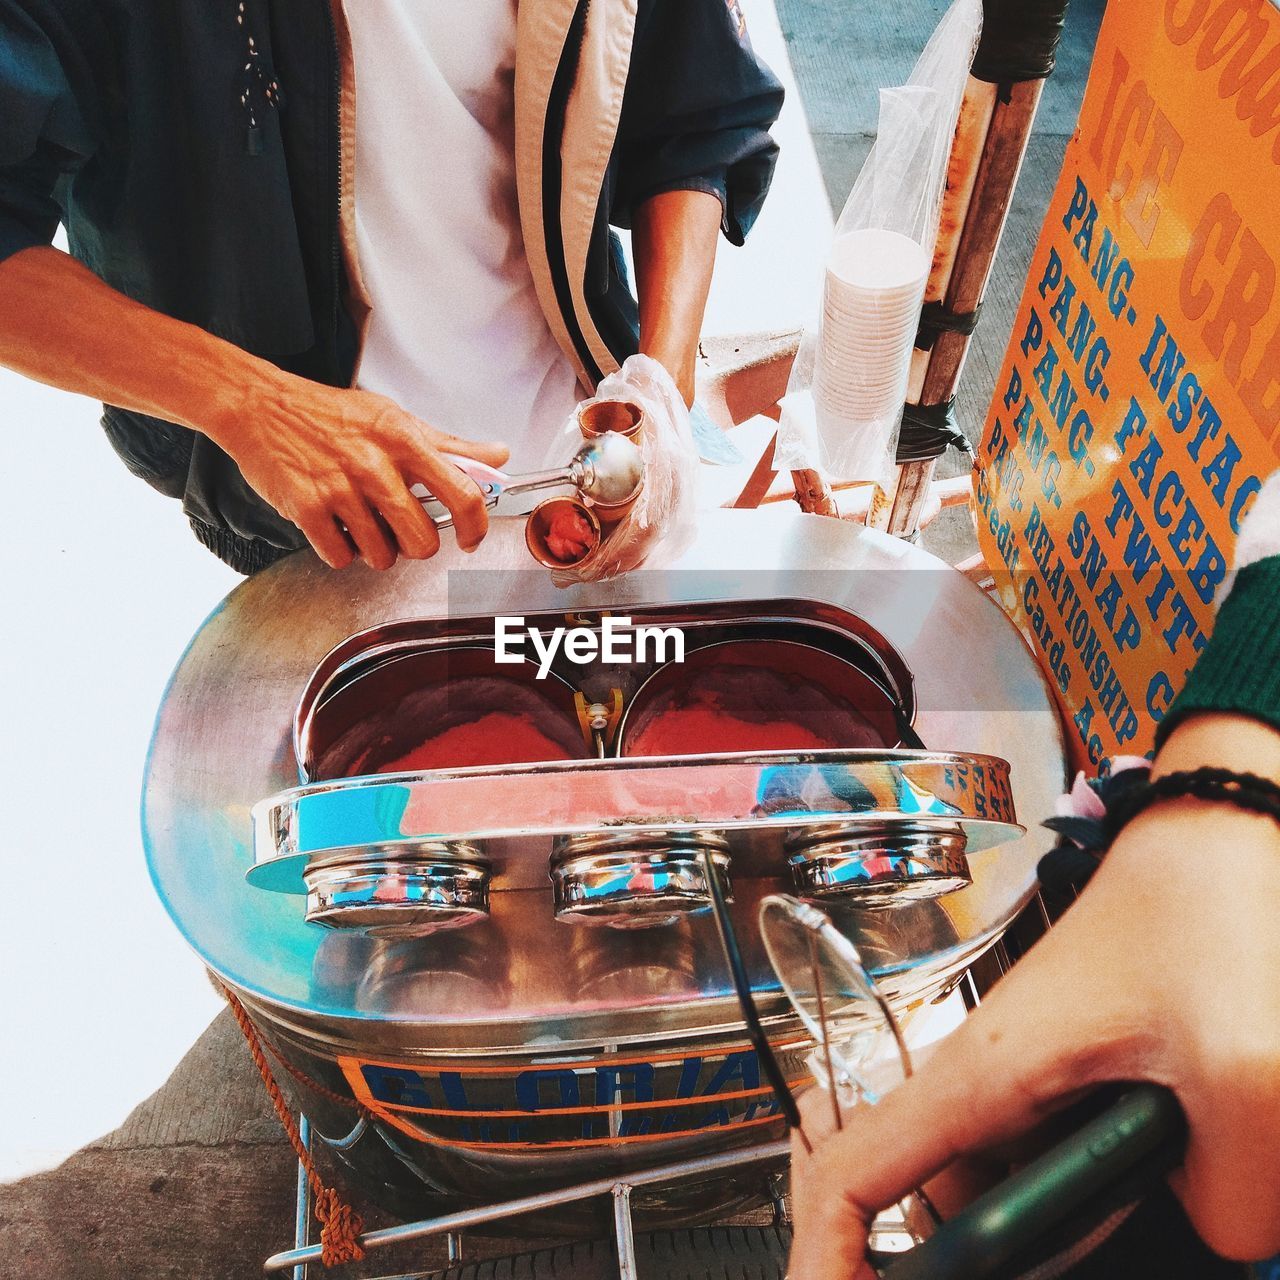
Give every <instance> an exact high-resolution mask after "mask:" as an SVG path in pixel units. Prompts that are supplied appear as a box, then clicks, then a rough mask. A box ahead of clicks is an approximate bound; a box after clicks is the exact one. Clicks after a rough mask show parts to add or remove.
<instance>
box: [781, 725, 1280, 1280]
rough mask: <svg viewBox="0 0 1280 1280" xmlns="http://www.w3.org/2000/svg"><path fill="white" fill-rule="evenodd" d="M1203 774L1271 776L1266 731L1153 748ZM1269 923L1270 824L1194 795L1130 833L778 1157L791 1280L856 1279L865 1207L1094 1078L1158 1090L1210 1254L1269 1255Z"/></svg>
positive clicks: (1176, 1178) (1275, 932) (1279, 740)
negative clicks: (911, 1070) (1182, 1150)
mask: <svg viewBox="0 0 1280 1280" xmlns="http://www.w3.org/2000/svg"><path fill="white" fill-rule="evenodd" d="M1205 764H1214V765H1221V766H1224V767H1227V768H1232V769H1237V770H1244V771H1249V772H1254V773H1262V774H1265V775H1266V776H1270V777H1280V735H1277V734H1276V733H1274V732H1273V731H1271V730H1269V729H1267V728H1266V727H1264V726H1263V725H1261V724H1259V723H1258V722H1255V721H1251V720H1247V719H1244V718H1242V717H1230V716H1205V717H1200V718H1197V719H1193V720H1190V721H1188V722H1187V723H1186V724H1185V725H1184V726H1182V727H1181V728H1179V729H1178V730H1177V731H1175V733H1174V734H1173V735H1171V737H1170V739H1169V742H1168V743H1167V744H1166V747H1165V749H1164V750H1163V751H1162V752H1161V754H1160V757H1159V760H1158V761H1157V770H1158V771H1161V772H1170V771H1172V770H1175V769H1188V768H1195V767H1197V766H1200V765H1205ZM1277 922H1280V837H1278V834H1277V827H1276V823H1275V822H1274V820H1272V819H1270V818H1267V817H1262V816H1253V815H1250V814H1246V813H1243V812H1241V811H1239V810H1237V809H1234V808H1231V807H1229V806H1227V805H1223V804H1212V803H1208V802H1203V801H1197V800H1176V801H1166V802H1163V803H1161V804H1159V805H1157V806H1155V807H1153V808H1152V809H1150V810H1149V811H1147V812H1146V813H1145V814H1143V815H1142V816H1140V817H1139V818H1137V819H1136V820H1135V821H1134V822H1132V823H1131V824H1130V825H1129V826H1128V827H1126V828H1125V830H1124V831H1123V832H1122V833H1121V835H1120V836H1119V838H1118V839H1117V840H1116V842H1115V844H1114V846H1113V847H1112V849H1111V851H1110V853H1109V854H1108V855H1107V856H1106V858H1105V859H1104V861H1103V863H1102V865H1101V867H1100V869H1099V870H1098V872H1097V873H1096V874H1095V876H1094V878H1093V880H1092V881H1091V882H1090V884H1089V886H1088V888H1087V889H1086V890H1085V891H1084V892H1083V893H1082V895H1081V897H1080V900H1079V901H1078V902H1077V903H1076V904H1075V905H1074V906H1072V907H1071V909H1070V910H1069V911H1068V912H1067V914H1066V915H1065V917H1064V918H1063V919H1062V921H1061V922H1060V923H1059V924H1058V925H1057V926H1056V927H1055V928H1054V929H1052V930H1051V931H1050V932H1049V934H1048V935H1047V936H1046V937H1045V938H1044V939H1042V940H1041V941H1040V942H1038V943H1037V944H1036V945H1035V947H1034V948H1033V949H1032V950H1031V952H1030V954H1029V955H1027V956H1026V957H1025V958H1024V959H1023V960H1021V961H1020V962H1019V963H1018V964H1017V965H1016V966H1015V967H1014V969H1013V970H1012V971H1011V972H1010V974H1009V975H1008V976H1007V977H1005V978H1004V979H1002V980H1001V982H1000V983H999V985H998V986H997V987H996V989H995V990H994V991H993V992H992V993H991V995H990V996H989V997H988V998H987V999H986V1001H984V1003H983V1004H982V1006H981V1007H980V1008H979V1009H978V1010H977V1011H976V1012H975V1013H974V1014H973V1015H972V1016H971V1017H969V1018H968V1019H967V1020H966V1021H965V1023H964V1024H963V1025H962V1026H961V1027H960V1029H959V1030H957V1031H956V1032H955V1033H954V1034H953V1035H952V1036H950V1037H949V1038H948V1039H947V1040H945V1041H943V1043H942V1044H941V1045H939V1046H938V1048H937V1050H936V1051H935V1052H934V1053H933V1055H932V1056H931V1057H930V1058H929V1060H928V1061H927V1062H926V1063H925V1064H924V1065H923V1066H922V1067H921V1068H920V1069H919V1070H918V1071H917V1073H916V1074H915V1075H914V1076H913V1077H912V1078H911V1079H910V1080H908V1081H907V1082H906V1083H904V1084H903V1085H901V1086H900V1087H899V1088H898V1089H896V1090H895V1091H894V1092H892V1093H891V1094H889V1096H888V1097H887V1098H886V1099H885V1100H884V1101H883V1102H882V1103H880V1104H879V1105H878V1106H876V1107H868V1108H861V1109H859V1110H857V1111H856V1112H854V1113H853V1114H852V1115H849V1116H848V1118H847V1121H846V1125H845V1128H844V1130H843V1132H841V1133H837V1134H830V1135H828V1136H825V1137H822V1136H818V1138H817V1140H816V1141H815V1139H814V1135H813V1134H811V1135H810V1139H811V1141H814V1145H815V1153H814V1155H812V1156H806V1155H805V1154H804V1153H803V1151H802V1150H800V1148H799V1146H798V1144H797V1145H796V1150H795V1159H794V1163H793V1200H794V1206H795V1228H796V1229H795V1241H794V1244H793V1247H792V1254H791V1264H790V1267H789V1270H788V1274H789V1277H790V1280H848V1277H851V1276H857V1277H858V1278H859V1280H863V1278H869V1277H872V1276H873V1275H874V1272H873V1271H872V1270H871V1269H870V1267H869V1266H867V1264H866V1263H865V1262H864V1260H863V1258H864V1251H865V1248H866V1236H867V1228H868V1225H869V1223H870V1222H871V1220H872V1218H873V1217H874V1216H875V1214H876V1212H877V1211H879V1210H881V1209H883V1208H885V1207H886V1206H888V1205H890V1204H892V1203H894V1202H896V1201H897V1200H899V1199H900V1198H901V1197H903V1196H904V1195H905V1194H906V1193H907V1192H908V1191H909V1190H910V1189H911V1188H912V1187H914V1186H916V1185H919V1184H920V1183H921V1182H923V1181H925V1180H926V1179H928V1178H929V1177H930V1176H931V1175H933V1174H935V1173H937V1172H938V1171H939V1170H942V1169H943V1168H945V1167H946V1166H948V1165H949V1164H950V1163H951V1162H952V1161H954V1160H956V1159H957V1157H960V1156H962V1155H965V1154H968V1153H975V1152H980V1151H983V1150H986V1149H988V1148H990V1147H992V1146H993V1145H995V1144H997V1143H1000V1142H1004V1141H1006V1140H1008V1139H1011V1138H1014V1137H1017V1136H1020V1135H1022V1134H1025V1133H1027V1132H1028V1131H1029V1130H1030V1129H1032V1128H1033V1127H1034V1126H1036V1125H1037V1124H1038V1123H1039V1122H1040V1121H1041V1120H1043V1119H1044V1118H1045V1117H1046V1116H1047V1115H1048V1114H1050V1113H1051V1112H1053V1111H1055V1110H1057V1109H1058V1108H1060V1107H1061V1106H1062V1105H1063V1104H1064V1103H1066V1102H1068V1101H1071V1100H1073V1099H1074V1098H1075V1097H1078V1096H1079V1094H1080V1092H1081V1091H1082V1090H1087V1089H1088V1088H1091V1087H1093V1086H1097V1085H1100V1084H1103V1083H1105V1082H1111V1081H1139V1080H1149V1081H1153V1082H1155V1083H1157V1084H1163V1085H1167V1086H1168V1087H1169V1088H1171V1089H1172V1090H1173V1091H1174V1092H1175V1093H1176V1094H1177V1097H1178V1100H1179V1102H1180V1103H1181V1104H1182V1108H1183V1110H1184V1111H1185V1113H1186V1116H1187V1120H1188V1124H1189V1129H1190V1137H1189V1143H1188V1147H1187V1152H1186V1159H1185V1163H1184V1166H1183V1167H1182V1168H1181V1169H1180V1170H1178V1171H1177V1172H1176V1173H1175V1174H1174V1175H1173V1176H1172V1177H1171V1179H1170V1181H1171V1183H1172V1185H1173V1187H1174V1190H1175V1191H1176V1192H1177V1194H1178V1195H1179V1196H1180V1197H1181V1199H1182V1201H1183V1203H1184V1204H1185V1206H1186V1208H1187V1211H1188V1214H1189V1216H1190V1218H1191V1221H1192V1224H1193V1225H1194V1226H1195V1228H1196V1230H1197V1231H1198V1232H1199V1233H1200V1235H1201V1236H1202V1237H1203V1239H1204V1240H1205V1242H1206V1243H1207V1244H1208V1245H1209V1246H1210V1247H1211V1248H1213V1249H1215V1250H1216V1251H1217V1252H1219V1253H1221V1254H1224V1255H1226V1256H1228V1257H1233V1258H1239V1259H1257V1258H1262V1257H1265V1256H1267V1255H1268V1254H1270V1253H1271V1252H1273V1251H1274V1250H1276V1249H1277V1248H1280V927H1278V924H1277ZM828 1105H829V1104H828ZM813 1114H814V1115H815V1117H820V1116H821V1114H822V1108H815V1110H814V1113H813ZM806 1132H808V1126H806Z"/></svg>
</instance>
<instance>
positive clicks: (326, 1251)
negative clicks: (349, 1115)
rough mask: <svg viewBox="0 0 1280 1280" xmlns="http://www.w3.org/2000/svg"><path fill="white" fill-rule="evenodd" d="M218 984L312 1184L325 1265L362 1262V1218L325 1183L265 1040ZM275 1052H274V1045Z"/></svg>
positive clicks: (238, 1003)
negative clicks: (265, 1049)
mask: <svg viewBox="0 0 1280 1280" xmlns="http://www.w3.org/2000/svg"><path fill="white" fill-rule="evenodd" d="M219 986H220V987H221V990H222V995H223V997H224V998H225V1000H226V1002H227V1004H228V1005H229V1006H230V1007H231V1016H232V1017H233V1018H235V1020H236V1024H237V1025H238V1026H239V1028H240V1030H241V1032H242V1033H243V1034H244V1038H245V1043H246V1044H248V1046H249V1053H250V1055H251V1056H252V1058H253V1065H254V1066H255V1067H257V1068H258V1074H259V1075H260V1076H261V1077H262V1083H263V1085H264V1086H265V1087H266V1090H267V1096H268V1097H269V1098H270V1099H271V1105H272V1106H273V1107H275V1111H276V1115H277V1116H278V1117H279V1120H280V1125H281V1127H282V1128H283V1129H284V1131H285V1136H286V1137H287V1138H288V1139H289V1145H290V1146H291V1147H292V1148H293V1150H294V1154H295V1155H297V1157H298V1162H299V1163H300V1164H301V1165H302V1167H303V1169H304V1170H305V1171H306V1174H307V1184H308V1185H309V1186H310V1188H311V1194H312V1197H313V1200H314V1205H315V1215H316V1220H317V1221H318V1222H319V1223H320V1261H321V1262H322V1263H323V1264H324V1265H325V1266H326V1267H334V1266H339V1265H340V1264H342V1263H344V1262H359V1261H360V1259H361V1258H363V1257H364V1248H363V1246H362V1245H361V1244H360V1233H361V1232H362V1231H363V1230H364V1222H363V1220H362V1219H361V1217H360V1215H359V1214H358V1213H356V1212H355V1210H354V1209H352V1207H351V1206H350V1205H349V1204H347V1203H346V1201H345V1200H343V1199H342V1197H341V1196H339V1195H338V1193H337V1191H335V1190H334V1189H333V1188H332V1187H326V1186H325V1184H324V1182H323V1181H322V1180H321V1177H320V1174H319V1173H318V1172H317V1171H316V1167H315V1164H314V1163H313V1161H312V1159H311V1153H310V1152H309V1151H308V1150H307V1148H306V1147H305V1146H304V1145H303V1142H302V1134H301V1133H299V1132H298V1122H297V1121H296V1120H295V1119H294V1118H293V1112H292V1111H291V1110H290V1109H289V1104H288V1103H287V1102H286V1101H285V1100H284V1094H282V1093H281V1092H280V1086H279V1085H278V1084H277V1083H276V1078H275V1076H274V1075H273V1074H272V1071H271V1064H270V1063H269V1062H268V1061H267V1055H266V1054H265V1053H264V1052H263V1049H262V1044H263V1041H262V1037H261V1036H259V1034H258V1029H257V1027H255V1026H254V1025H253V1021H252V1019H251V1018H250V1017H249V1014H248V1013H247V1012H246V1010H245V1007H244V1005H242V1004H241V1003H240V1001H239V999H238V998H237V997H236V996H235V994H234V993H233V992H231V991H229V990H228V989H227V988H226V987H222V986H221V984H219ZM272 1052H273V1053H274V1052H275V1050H274V1048H273V1049H272ZM277 1056H278V1055H277ZM281 1061H283V1059H281ZM303 1080H304V1082H306V1083H311V1082H309V1081H306V1078H305V1077H303ZM326 1092H327V1091H326Z"/></svg>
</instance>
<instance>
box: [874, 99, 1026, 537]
mask: <svg viewBox="0 0 1280 1280" xmlns="http://www.w3.org/2000/svg"><path fill="white" fill-rule="evenodd" d="M970 83H971V85H973V84H977V83H981V82H977V81H972V80H971V82H970ZM989 87H990V88H993V89H994V86H989ZM1043 89H1044V81H1043V80H1024V81H1019V82H1018V83H1015V84H1014V85H1012V86H1011V88H1010V91H1009V94H1008V98H1007V100H996V99H994V98H993V109H992V112H991V116H990V124H989V128H988V131H987V137H986V142H985V143H984V144H983V147H982V151H981V158H980V161H979V163H978V165H977V167H976V170H975V177H974V180H973V183H972V185H971V186H970V188H969V190H970V194H971V198H970V200H969V202H968V211H967V214H966V216H965V219H964V230H963V232H962V233H961V235H960V237H959V240H958V242H957V243H956V245H955V252H954V256H953V260H952V265H951V270H950V273H949V279H948V283H947V287H946V292H945V295H944V298H943V305H944V306H945V307H946V309H947V310H948V311H952V312H955V313H957V314H960V315H964V314H967V313H969V312H971V311H974V310H976V309H977V307H978V306H979V304H980V303H981V301H982V296H983V294H984V293H985V291H986V287H987V281H988V280H989V279H990V277H991V267H992V264H993V263H994V261H995V255H996V250H997V248H998V247H999V244H1000V237H1001V235H1002V234H1003V232H1004V225H1005V221H1006V219H1007V218H1008V214H1009V204H1010V200H1011V198H1012V195H1013V190H1014V187H1015V186H1016V185H1017V181H1018V174H1019V172H1020V171H1021V168H1022V160H1023V157H1024V156H1025V155H1026V150H1027V142H1028V140H1029V138H1030V136H1031V126H1032V124H1033V123H1034V121H1035V115H1036V108H1037V107H1038V106H1039V103H1040V95H1041V92H1042V91H1043ZM966 96H967V95H966ZM962 116H963V111H962ZM955 145H956V147H957V148H959V147H961V146H962V139H961V137H960V132H959V130H957V134H956V144H955ZM956 159H957V158H956V155H955V153H954V152H953V154H952V161H953V162H956ZM950 172H951V167H950V166H949V168H948V173H949V174H950ZM937 265H938V260H937V258H936V256H935V266H937ZM933 286H934V277H933V276H932V274H931V276H930V289H931V290H932V288H933ZM969 342H970V338H969V335H967V334H961V333H940V334H938V335H937V337H936V338H935V339H934V343H933V347H932V348H931V350H930V351H929V352H928V353H927V362H926V361H913V364H912V375H913V376H912V383H913V384H915V383H916V380H917V378H919V387H918V392H917V394H916V396H915V398H914V399H911V403H913V404H922V405H939V404H946V403H948V402H949V401H950V400H951V398H952V397H953V396H954V395H955V392H956V387H957V386H958V385H959V382H960V375H961V373H962V372H963V370H964V362H965V356H966V355H967V354H968V351H969ZM916 354H917V356H919V355H920V354H921V353H920V352H917V353H916ZM921 364H923V365H924V369H923V376H920V365H921ZM911 390H912V391H917V387H916V386H915V385H913V386H912V387H911ZM936 467H937V461H936V459H930V460H927V461H924V462H910V463H906V464H904V465H903V466H901V467H899V468H898V478H897V484H896V485H895V487H894V493H893V498H892V502H891V503H889V504H888V508H889V509H888V512H887V514H886V515H884V516H882V518H883V519H884V526H883V527H884V528H885V529H887V530H888V532H890V533H895V534H898V535H899V536H901V535H904V534H911V533H914V532H915V531H916V529H917V528H918V526H919V519H920V512H921V509H922V507H923V505H924V502H925V499H926V498H927V497H928V494H929V486H930V484H931V483H932V481H933V476H934V472H935V470H936Z"/></svg>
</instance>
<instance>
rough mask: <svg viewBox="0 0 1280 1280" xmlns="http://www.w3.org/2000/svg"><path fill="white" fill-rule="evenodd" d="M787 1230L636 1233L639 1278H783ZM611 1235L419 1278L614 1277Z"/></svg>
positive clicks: (788, 1244) (573, 1279)
mask: <svg viewBox="0 0 1280 1280" xmlns="http://www.w3.org/2000/svg"><path fill="white" fill-rule="evenodd" d="M790 1248H791V1232H790V1231H789V1230H786V1229H785V1228H779V1227H694V1228H692V1229H690V1230H685V1231H640V1232H637V1233H636V1266H637V1267H638V1269H639V1272H640V1275H641V1277H642V1280H783V1276H784V1275H785V1274H786V1270H787V1252H788V1250H789V1249H790ZM617 1275H618V1259H617V1254H616V1251H615V1246H614V1242H613V1241H612V1240H584V1241H581V1242H579V1243H577V1244H565V1245H559V1246H558V1247H556V1248H554V1249H539V1250H537V1251H536V1252H534V1253H518V1254H514V1255H513V1256H511V1257H509V1258H490V1259H489V1260H488V1261H485V1262H473V1263H469V1264H463V1265H462V1266H458V1267H450V1268H449V1269H448V1270H447V1271H435V1272H432V1273H431V1274H430V1275H429V1276H427V1277H424V1280H617Z"/></svg>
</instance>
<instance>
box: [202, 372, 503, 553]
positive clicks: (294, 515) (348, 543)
mask: <svg viewBox="0 0 1280 1280" xmlns="http://www.w3.org/2000/svg"><path fill="white" fill-rule="evenodd" d="M214 438H215V439H216V441H217V443H218V444H220V445H221V446H222V447H223V448H224V449H225V450H226V451H227V452H228V453H229V454H230V455H231V456H232V457H233V458H234V459H235V460H236V462H237V463H238V464H239V466H240V470H241V472H242V473H243V474H244V477H245V479H246V480H247V481H248V482H249V484H250V485H252V486H253V488H254V490H255V491H256V492H257V493H258V494H259V495H260V496H261V497H262V498H264V499H265V500H266V501H267V502H269V503H270V504H271V505H272V506H273V507H274V508H275V509H276V510H277V511H278V512H280V514H281V515H282V516H284V517H285V518H286V519H287V520H292V521H293V523H294V524H296V525H297V526H298V528H299V529H301V530H302V532H303V533H304V534H305V535H306V538H307V541H308V542H310V543H311V545H312V547H314V548H315V551H316V554H317V555H319V556H320V558H321V559H322V560H324V561H325V563H326V564H328V565H330V566H331V567H333V568H335V569H341V568H344V567H345V566H346V565H348V564H350V563H351V561H352V560H353V559H354V558H355V557H356V555H357V554H358V555H360V556H361V557H362V558H363V559H364V560H365V561H366V562H367V563H368V564H369V565H371V566H372V567H373V568H375V569H389V568H390V567H391V566H392V565H393V564H395V562H396V559H397V557H398V556H405V557H407V558H409V559H413V560H423V559H426V558H427V557H429V556H432V555H434V554H435V553H436V552H437V551H438V550H439V548H440V534H439V532H438V530H437V529H436V526H435V523H434V521H432V519H431V518H430V517H429V516H428V515H427V513H426V512H425V511H424V510H423V508H422V504H421V503H420V502H419V501H418V499H417V498H415V497H414V496H413V495H412V494H411V493H410V492H409V489H410V486H412V485H414V484H417V483H422V484H423V485H425V486H426V487H427V489H428V490H429V491H430V492H431V493H433V494H434V495H435V496H436V497H437V498H439V500H440V501H441V502H442V503H443V504H444V506H445V507H447V508H448V509H449V511H450V512H451V513H452V514H453V519H454V531H455V536H456V537H457V540H458V545H459V546H460V547H462V548H463V549H464V550H466V551H471V550H474V549H475V548H476V547H477V546H478V545H479V544H480V542H481V540H482V539H483V538H484V536H485V534H486V533H487V532H488V529H489V513H488V511H487V510H486V508H485V505H484V499H483V496H482V495H481V492H480V489H479V487H478V486H477V485H476V484H475V482H474V481H473V480H472V479H471V478H470V477H469V476H466V475H464V474H463V472H461V471H460V470H459V469H458V468H457V467H456V466H455V465H454V464H453V463H451V462H449V461H448V460H447V459H446V458H444V457H442V456H441V455H442V454H444V453H456V454H460V455H462V456H464V457H468V458H477V459H479V460H481V461H483V462H486V463H489V464H490V465H491V466H501V465H502V464H503V463H504V462H505V461H506V459H507V454H508V451H507V449H506V448H505V447H504V446H503V445H497V444H482V443H478V442H476V441H472V440H463V439H460V438H459V437H457V436H451V435H446V434H445V433H444V432H442V431H437V430H435V429H434V428H432V427H429V426H427V425H426V423H424V422H421V421H420V420H419V419H417V418H415V417H413V415H412V414H409V413H406V412H405V411H404V410H403V409H401V408H400V407H399V406H398V405H397V404H395V403H394V401H392V400H389V399H387V398H386V397H385V396H381V395H376V394H374V393H373V392H370V391H357V390H348V389H345V388H335V387H327V386H324V385H322V384H320V383H315V382H308V381H306V380H304V379H301V378H293V377H289V376H288V375H282V377H281V379H280V380H279V381H278V382H276V383H273V384H272V385H270V386H268V387H264V388H262V389H260V390H255V391H253V392H251V393H250V394H249V395H248V397H247V399H246V402H245V403H244V404H243V405H242V406H239V407H238V411H237V413H236V414H235V415H234V420H233V425H232V426H231V427H230V428H229V429H227V430H226V431H223V432H220V433H219V434H218V435H217V436H215V437H214Z"/></svg>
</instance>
